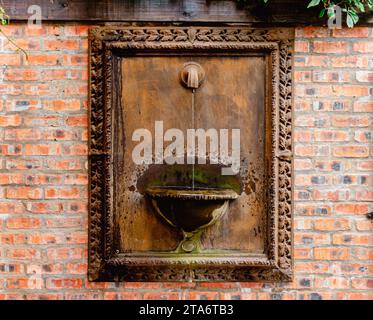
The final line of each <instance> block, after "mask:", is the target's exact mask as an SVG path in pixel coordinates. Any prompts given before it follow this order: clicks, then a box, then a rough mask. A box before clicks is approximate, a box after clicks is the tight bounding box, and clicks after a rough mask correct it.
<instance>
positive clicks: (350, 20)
mask: <svg viewBox="0 0 373 320" xmlns="http://www.w3.org/2000/svg"><path fill="white" fill-rule="evenodd" d="M346 23H347V26H348V27H349V28H352V27H353V26H354V20H352V18H351V16H350V15H349V14H347V18H346Z"/></svg>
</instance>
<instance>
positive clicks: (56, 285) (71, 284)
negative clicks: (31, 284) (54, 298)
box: [46, 278, 83, 289]
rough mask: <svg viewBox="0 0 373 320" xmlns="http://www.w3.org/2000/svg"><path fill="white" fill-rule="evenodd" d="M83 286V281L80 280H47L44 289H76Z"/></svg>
mask: <svg viewBox="0 0 373 320" xmlns="http://www.w3.org/2000/svg"><path fill="white" fill-rule="evenodd" d="M82 285H83V280H82V279H80V278H66V279H60V278H48V279H47V280H46V287H47V288H48V289H78V288H81V287H82Z"/></svg>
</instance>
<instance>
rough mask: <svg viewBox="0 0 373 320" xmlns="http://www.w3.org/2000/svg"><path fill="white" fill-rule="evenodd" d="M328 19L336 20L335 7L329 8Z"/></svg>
mask: <svg viewBox="0 0 373 320" xmlns="http://www.w3.org/2000/svg"><path fill="white" fill-rule="evenodd" d="M327 12H328V17H329V18H334V16H335V11H334V7H333V6H330V7H329V8H328V11H327Z"/></svg>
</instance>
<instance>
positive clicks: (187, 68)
mask: <svg viewBox="0 0 373 320" xmlns="http://www.w3.org/2000/svg"><path fill="white" fill-rule="evenodd" d="M180 78H181V81H182V83H183V84H184V85H185V86H186V87H187V88H189V89H192V90H195V89H198V88H199V87H200V86H201V84H202V82H203V80H204V78H205V71H204V70H203V68H202V67H201V65H200V64H198V63H196V62H187V63H185V64H184V67H183V69H182V70H181V72H180Z"/></svg>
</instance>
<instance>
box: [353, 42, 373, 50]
mask: <svg viewBox="0 0 373 320" xmlns="http://www.w3.org/2000/svg"><path fill="white" fill-rule="evenodd" d="M353 50H354V51H355V52H360V53H372V52H373V42H372V41H367V42H354V44H353Z"/></svg>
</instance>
